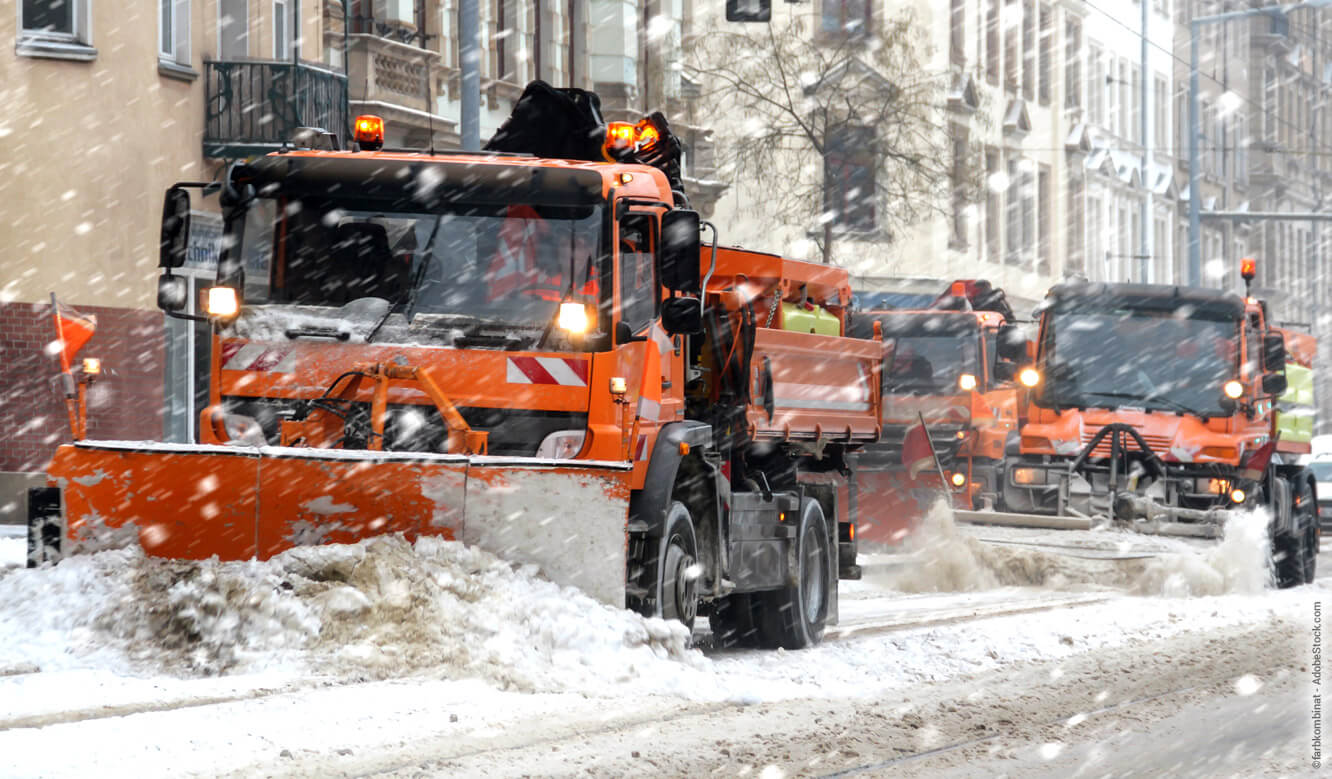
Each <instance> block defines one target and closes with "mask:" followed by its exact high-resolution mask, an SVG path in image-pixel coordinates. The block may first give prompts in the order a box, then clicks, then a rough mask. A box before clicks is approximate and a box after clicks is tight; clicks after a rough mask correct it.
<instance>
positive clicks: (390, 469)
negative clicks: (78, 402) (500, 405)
mask: <svg viewBox="0 0 1332 779" xmlns="http://www.w3.org/2000/svg"><path fill="white" fill-rule="evenodd" d="M48 472H49V474H50V484H51V485H52V487H54V488H56V489H57V490H58V491H59V494H60V500H59V512H58V513H54V512H51V513H47V514H46V515H44V516H35V515H34V516H30V517H29V529H28V533H29V560H28V564H29V565H30V566H33V565H38V564H41V563H42V562H45V561H55V560H59V559H60V558H61V557H63V556H66V555H70V554H79V553H84V552H94V551H99V550H103V549H110V548H118V547H124V546H129V545H133V544H135V543H137V544H139V545H140V546H141V547H142V548H143V550H144V551H145V552H146V553H147V554H150V555H154V556H157V557H167V558H178V559H194V560H199V559H205V558H209V557H212V556H214V555H216V556H217V557H218V558H220V559H222V560H245V559H250V558H259V559H261V560H262V559H267V558H269V557H272V556H273V555H276V554H279V553H280V552H284V551H286V550H288V549H291V548H293V547H297V546H310V545H316V544H341V543H355V542H357V541H360V540H362V539H364V538H369V537H371V536H376V535H381V534H385V533H402V534H403V535H404V536H405V537H406V538H407V539H408V540H409V541H410V540H415V539H416V538H418V537H420V536H427V535H434V536H441V537H444V538H449V539H453V540H459V541H463V542H465V543H468V544H471V545H475V546H478V547H481V548H483V549H486V550H488V551H490V552H493V553H494V554H496V555H498V556H500V557H502V558H505V559H508V560H511V561H514V562H518V563H531V564H535V565H537V566H539V567H540V568H541V570H542V571H543V572H544V573H545V575H546V576H547V577H549V578H550V579H551V580H552V581H554V582H556V583H558V584H562V585H571V586H575V587H578V588H579V589H582V590H583V591H585V592H586V593H588V594H589V595H591V596H592V597H595V598H597V599H598V600H601V601H603V602H606V603H609V604H612V605H615V606H623V605H624V569H625V544H626V541H625V538H626V536H625V526H626V523H627V517H628V506H629V485H628V478H629V474H630V464H629V463H619V462H599V461H598V462H593V461H576V460H548V459H539V458H533V457H512V458H504V457H483V456H464V455H448V454H432V453H415V452H378V451H361V450H342V449H312V448H290V447H233V446H210V445H194V444H189V445H182V444H155V443H111V442H100V443H92V442H81V443H77V444H73V445H65V446H61V447H60V448H59V449H57V451H56V454H55V456H54V458H53V459H52V461H51V464H50V467H49V469H48ZM570 507H576V509H575V510H571V509H570ZM53 524H54V525H55V527H52V525H53Z"/></svg>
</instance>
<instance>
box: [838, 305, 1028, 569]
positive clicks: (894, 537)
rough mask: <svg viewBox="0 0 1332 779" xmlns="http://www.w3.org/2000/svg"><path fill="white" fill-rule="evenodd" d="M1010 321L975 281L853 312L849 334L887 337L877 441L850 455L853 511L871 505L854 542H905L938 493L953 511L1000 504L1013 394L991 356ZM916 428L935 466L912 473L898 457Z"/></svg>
mask: <svg viewBox="0 0 1332 779" xmlns="http://www.w3.org/2000/svg"><path fill="white" fill-rule="evenodd" d="M1012 320H1013V312H1012V311H1011V309H1010V308H1009V306H1008V303H1007V301H1006V299H1005V297H1004V293H1003V291H1002V290H998V289H994V288H993V287H992V286H991V285H990V284H989V282H986V281H981V280H963V281H955V282H953V283H952V284H950V285H949V286H948V289H946V290H945V291H944V293H943V294H942V295H940V296H939V297H938V298H936V299H935V300H934V302H933V303H931V304H930V305H929V306H927V307H926V308H924V309H921V310H889V311H857V312H855V313H853V314H852V334H853V335H856V336H859V337H861V338H869V337H873V335H874V333H875V332H876V330H877V331H878V332H880V333H881V335H882V338H883V376H882V381H883V386H882V393H883V418H882V419H883V436H882V438H881V439H880V440H879V441H878V442H876V443H873V444H870V445H868V446H866V447H865V448H864V449H863V450H862V451H861V452H860V453H858V454H857V455H856V456H855V468H854V474H855V475H854V479H853V484H852V486H853V490H854V494H855V500H856V503H857V505H863V506H874V511H873V512H869V511H864V512H861V521H860V525H859V526H858V527H857V534H858V537H859V540H860V541H863V542H866V543H876V544H898V543H901V542H902V540H903V539H905V538H906V536H907V535H909V534H910V533H911V531H912V529H913V528H914V527H916V526H917V525H918V524H919V523H920V521H921V520H922V519H923V518H924V516H925V514H926V512H928V511H929V510H930V508H931V507H932V506H933V505H934V503H935V501H937V500H938V499H939V496H940V491H941V490H946V491H947V494H948V495H949V496H950V498H951V500H952V504H953V506H954V507H955V508H959V509H972V508H979V507H981V506H992V505H994V504H995V503H996V502H997V498H998V494H999V492H1000V489H1001V488H1002V484H1001V481H1000V476H1001V473H1002V468H1001V466H1002V463H1003V457H1004V443H1005V440H1006V438H1007V437H1008V436H1010V435H1012V434H1013V433H1014V431H1015V430H1016V429H1017V389H1016V385H1015V384H1014V383H1013V375H1012V373H1013V372H1012V370H1011V367H1010V366H1011V364H1010V363H1005V362H1002V361H997V360H996V355H995V351H996V348H997V343H998V341H999V334H1000V332H1001V330H1004V329H1005V328H1006V327H1011V324H1010V323H1011V322H1012ZM1005 368H1010V369H1009V370H1008V372H1007V373H1000V372H1002V371H1004V369H1005ZM997 371H998V372H997ZM921 423H923V424H924V425H925V430H926V433H927V434H928V435H929V437H930V442H931V444H932V446H933V447H934V451H935V453H936V455H937V456H938V458H939V468H935V467H933V466H931V467H929V468H926V469H924V470H923V471H921V472H919V473H915V474H913V473H912V472H911V469H910V468H909V467H908V466H907V465H904V464H903V462H902V449H903V443H904V440H905V438H906V433H907V430H909V429H910V428H911V427H912V426H913V425H917V424H921ZM940 469H941V470H942V473H940ZM942 479H947V483H946V484H945V485H941V484H940V481H941V480H942Z"/></svg>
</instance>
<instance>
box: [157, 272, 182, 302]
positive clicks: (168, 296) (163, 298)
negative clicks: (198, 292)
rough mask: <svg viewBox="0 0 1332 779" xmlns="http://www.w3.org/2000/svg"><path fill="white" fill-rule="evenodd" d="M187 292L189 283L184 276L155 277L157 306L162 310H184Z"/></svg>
mask: <svg viewBox="0 0 1332 779" xmlns="http://www.w3.org/2000/svg"><path fill="white" fill-rule="evenodd" d="M189 294H190V293H189V283H188V282H187V281H186V279H185V277H184V276H161V277H159V278H158V279H157V307H158V308H160V309H162V310H163V311H184V310H185V304H186V303H187V302H188V300H187V299H188V296H189Z"/></svg>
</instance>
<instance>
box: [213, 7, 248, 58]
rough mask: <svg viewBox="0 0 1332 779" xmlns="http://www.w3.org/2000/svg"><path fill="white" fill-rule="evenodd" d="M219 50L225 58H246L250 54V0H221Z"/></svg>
mask: <svg viewBox="0 0 1332 779" xmlns="http://www.w3.org/2000/svg"><path fill="white" fill-rule="evenodd" d="M217 52H218V55H219V57H220V58H221V59H223V60H237V59H244V58H245V57H248V56H250V2H249V0H219V2H218V4H217Z"/></svg>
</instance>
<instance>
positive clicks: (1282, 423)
mask: <svg viewBox="0 0 1332 779" xmlns="http://www.w3.org/2000/svg"><path fill="white" fill-rule="evenodd" d="M1277 409H1278V410H1277V425H1276V426H1277V431H1278V432H1279V433H1281V440H1282V441H1288V442H1291V443H1309V442H1310V441H1312V440H1313V435H1314V390H1313V370H1312V369H1310V368H1306V367H1304V366H1303V365H1298V364H1296V363H1293V362H1288V363H1286V391H1285V392H1283V393H1282V394H1281V396H1280V397H1278V398H1277Z"/></svg>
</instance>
